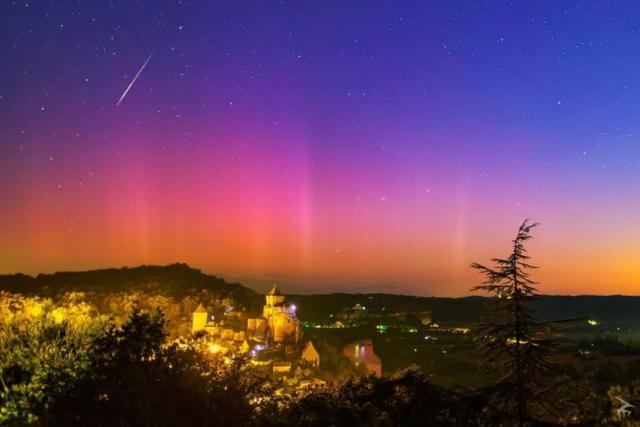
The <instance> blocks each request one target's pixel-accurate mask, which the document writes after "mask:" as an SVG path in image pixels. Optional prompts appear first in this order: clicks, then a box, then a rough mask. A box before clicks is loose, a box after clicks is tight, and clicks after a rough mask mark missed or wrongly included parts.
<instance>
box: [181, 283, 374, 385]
mask: <svg viewBox="0 0 640 427" xmlns="http://www.w3.org/2000/svg"><path fill="white" fill-rule="evenodd" d="M296 310H297V307H296V305H295V304H290V303H287V302H285V295H284V294H283V293H282V292H281V291H280V289H279V288H278V286H277V285H274V286H273V288H272V289H271V291H270V292H269V293H268V294H267V295H266V296H265V305H264V307H263V309H262V317H249V316H248V315H247V313H245V312H240V311H233V310H227V311H225V312H224V313H223V314H222V319H220V320H218V319H216V317H215V315H214V314H210V313H209V311H208V310H207V309H206V308H205V307H204V306H203V305H202V304H199V305H198V307H197V308H196V310H195V311H194V312H193V315H192V325H191V332H192V334H193V335H194V336H197V337H200V338H202V339H203V340H204V341H205V342H206V346H205V348H206V350H207V351H209V352H210V353H212V354H216V355H218V354H219V355H223V356H224V355H233V354H243V355H246V356H247V357H248V358H249V363H250V364H251V365H252V366H254V367H255V368H256V369H258V370H259V371H261V372H262V373H264V374H267V375H269V376H271V377H272V379H273V380H274V381H276V382H278V383H279V384H280V385H281V387H282V389H288V390H291V389H302V388H305V387H308V386H311V385H316V384H323V383H324V381H323V380H322V379H320V378H319V377H318V369H319V367H320V354H319V352H318V350H317V349H316V348H315V346H314V344H313V341H311V340H310V339H305V337H304V334H303V325H302V324H301V322H300V320H299V319H298V318H297V316H296ZM343 354H344V356H345V357H347V358H348V359H349V360H350V361H351V362H352V363H353V364H354V365H355V366H356V367H360V368H361V369H362V371H364V372H368V373H373V374H375V375H377V376H380V375H382V362H381V360H380V358H379V357H378V356H377V355H376V354H375V352H374V350H373V344H372V341H371V340H366V339H365V340H359V341H356V342H354V343H352V344H350V345H348V346H345V348H344V350H343Z"/></svg>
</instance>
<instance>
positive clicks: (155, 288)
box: [0, 264, 262, 307]
mask: <svg viewBox="0 0 640 427" xmlns="http://www.w3.org/2000/svg"><path fill="white" fill-rule="evenodd" d="M202 290H207V291H209V292H211V293H213V294H214V295H216V297H218V298H231V299H233V300H234V301H236V302H239V303H240V304H242V305H243V306H245V307H255V306H256V304H259V303H260V302H261V301H262V297H260V295H259V294H258V293H257V292H255V291H254V290H252V289H249V288H246V287H244V286H242V285H241V284H239V283H229V282H227V281H225V280H224V279H222V278H220V277H216V276H212V275H208V274H205V273H203V272H202V271H200V270H198V269H195V268H191V267H189V266H188V265H186V264H171V265H167V266H155V265H144V266H139V267H133V268H128V267H123V268H109V269H102V270H90V271H74V272H59V273H53V274H39V275H37V276H36V277H32V276H27V275H24V274H14V275H0V291H7V292H14V293H20V294H25V295H38V296H45V297H55V296H58V295H61V294H63V293H65V292H92V293H112V292H134V291H140V292H147V293H155V294H162V295H167V296H173V297H177V298H181V297H185V296H187V295H194V294H197V293H198V292H201V291H202Z"/></svg>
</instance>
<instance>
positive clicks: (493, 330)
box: [472, 220, 565, 426]
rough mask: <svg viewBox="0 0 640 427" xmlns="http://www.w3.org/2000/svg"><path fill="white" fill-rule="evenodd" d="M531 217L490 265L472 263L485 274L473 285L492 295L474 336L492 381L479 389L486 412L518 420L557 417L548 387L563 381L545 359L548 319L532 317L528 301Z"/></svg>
mask: <svg viewBox="0 0 640 427" xmlns="http://www.w3.org/2000/svg"><path fill="white" fill-rule="evenodd" d="M537 226H538V224H537V223H531V222H529V220H525V221H524V222H523V223H522V225H521V226H520V228H519V229H518V233H517V234H516V237H515V239H514V240H513V249H512V252H511V255H509V257H507V258H493V259H492V262H493V267H491V268H490V267H486V266H484V265H481V264H478V263H474V264H472V268H474V269H476V270H478V271H480V272H481V273H482V274H483V275H484V276H485V280H484V282H483V283H482V284H480V285H479V286H476V287H474V288H473V289H472V290H473V291H485V292H489V293H490V294H492V295H493V297H494V298H493V299H492V301H491V302H490V309H489V320H488V321H487V322H485V323H483V324H481V325H480V327H479V329H478V331H477V333H476V339H477V341H478V342H479V348H480V351H481V356H482V361H481V363H480V371H481V372H482V373H484V374H487V375H488V376H490V377H491V378H495V382H494V383H493V384H492V385H491V386H489V387H487V388H486V389H484V390H483V392H484V393H485V394H486V396H487V397H488V402H489V403H488V404H489V407H490V412H494V413H497V416H498V417H500V418H506V419H507V420H509V421H510V422H512V423H514V424H515V425H518V426H522V425H525V424H527V423H531V422H532V421H536V422H540V421H541V419H545V418H546V419H549V417H551V419H558V417H559V415H558V413H557V410H558V408H557V405H556V403H557V400H556V399H555V397H553V396H554V392H555V391H556V389H557V388H558V387H560V386H561V385H562V384H563V383H564V380H565V379H564V377H563V376H562V374H561V371H560V370H559V368H558V367H557V366H556V365H554V364H553V363H552V362H551V361H550V359H549V355H550V349H551V344H552V341H551V340H550V339H548V332H549V328H550V325H551V324H552V323H555V322H539V321H536V319H535V318H534V316H533V314H532V312H531V310H530V309H529V307H528V302H529V301H531V300H532V299H533V298H535V297H536V296H537V289H536V287H535V285H536V282H534V281H533V280H532V279H531V277H530V274H531V273H530V272H531V270H533V269H535V268H537V267H536V266H534V265H532V264H530V262H529V256H528V255H527V250H526V248H525V243H526V242H527V241H528V240H530V239H531V238H532V236H531V231H532V230H533V229H534V228H535V227H537Z"/></svg>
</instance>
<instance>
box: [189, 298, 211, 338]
mask: <svg viewBox="0 0 640 427" xmlns="http://www.w3.org/2000/svg"><path fill="white" fill-rule="evenodd" d="M207 317H208V314H207V310H206V309H205V308H204V306H203V305H202V304H199V305H198V308H196V311H194V312H193V318H192V323H191V332H198V331H204V328H205V326H207Z"/></svg>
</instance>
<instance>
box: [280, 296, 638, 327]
mask: <svg viewBox="0 0 640 427" xmlns="http://www.w3.org/2000/svg"><path fill="white" fill-rule="evenodd" d="M288 299H289V300H291V301H294V302H296V303H297V304H298V306H299V315H300V317H302V318H304V319H305V320H307V319H308V320H318V321H320V320H323V319H327V318H328V317H329V315H330V314H335V313H338V312H339V311H340V310H342V309H344V308H346V307H353V306H354V305H355V304H360V305H363V306H365V307H366V308H367V310H371V311H380V310H382V309H383V308H384V310H385V311H386V312H394V311H396V312H397V311H406V312H416V311H431V313H432V317H433V319H434V321H436V322H440V323H445V324H460V323H466V324H468V323H475V322H478V321H480V320H481V319H482V316H483V313H484V312H485V305H486V303H487V302H488V301H489V298H486V297H480V296H469V297H462V298H442V297H416V296H408V295H391V294H342V293H340V294H337V293H336V294H323V295H295V296H290V297H288ZM531 306H532V309H533V310H534V312H535V314H536V316H537V317H538V318H540V319H541V320H559V319H569V318H579V317H589V318H593V319H598V320H601V321H606V322H607V323H608V324H626V325H629V324H633V325H637V326H640V297H632V296H615V295H614V296H591V295H580V296H563V295H542V296H540V297H539V298H537V299H535V300H534V301H532V303H531Z"/></svg>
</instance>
